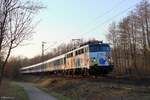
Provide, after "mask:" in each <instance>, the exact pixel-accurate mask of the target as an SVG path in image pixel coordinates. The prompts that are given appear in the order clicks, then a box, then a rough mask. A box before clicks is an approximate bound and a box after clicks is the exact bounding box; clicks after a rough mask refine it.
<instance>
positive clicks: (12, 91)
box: [0, 80, 29, 100]
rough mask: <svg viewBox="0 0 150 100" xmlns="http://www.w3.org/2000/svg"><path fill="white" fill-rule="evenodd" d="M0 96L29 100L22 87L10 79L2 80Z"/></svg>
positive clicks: (16, 99)
mask: <svg viewBox="0 0 150 100" xmlns="http://www.w3.org/2000/svg"><path fill="white" fill-rule="evenodd" d="M0 96H1V97H12V98H14V99H12V100H29V99H28V96H27V94H26V93H25V91H24V89H23V88H22V87H20V86H19V85H17V84H16V83H15V82H12V81H10V80H3V82H2V85H1V87H0Z"/></svg>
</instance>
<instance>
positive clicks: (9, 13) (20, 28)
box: [0, 0, 42, 84]
mask: <svg viewBox="0 0 150 100" xmlns="http://www.w3.org/2000/svg"><path fill="white" fill-rule="evenodd" d="M41 8H42V7H41V6H40V5H39V4H37V3H36V4H35V3H34V2H32V1H28V0H27V1H26V2H23V1H22V0H1V1H0V54H1V55H2V53H3V52H4V53H3V54H4V57H3V59H2V57H1V58H0V60H1V66H0V84H1V81H2V77H3V74H4V68H5V65H6V63H7V61H8V58H9V56H10V54H11V50H12V49H14V48H16V47H17V46H18V45H19V44H20V43H22V42H23V41H24V40H26V39H28V38H30V36H31V33H32V32H33V25H32V19H33V17H34V14H36V13H37V12H38V11H39V10H40V9H41Z"/></svg>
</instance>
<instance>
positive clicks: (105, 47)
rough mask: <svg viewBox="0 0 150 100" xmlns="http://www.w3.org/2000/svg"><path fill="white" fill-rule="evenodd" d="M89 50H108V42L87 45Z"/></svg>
mask: <svg viewBox="0 0 150 100" xmlns="http://www.w3.org/2000/svg"><path fill="white" fill-rule="evenodd" d="M89 50H90V52H109V51H110V46H109V45H108V44H94V45H90V46H89Z"/></svg>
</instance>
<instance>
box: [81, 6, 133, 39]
mask: <svg viewBox="0 0 150 100" xmlns="http://www.w3.org/2000/svg"><path fill="white" fill-rule="evenodd" d="M135 6H136V4H134V5H132V6H130V7H128V8H127V9H125V10H123V11H121V12H119V13H117V14H116V15H114V16H113V17H111V18H109V19H107V20H105V21H104V22H102V23H99V24H97V25H96V26H95V27H93V28H92V29H90V30H88V31H86V32H83V33H82V34H81V35H80V36H81V37H82V36H83V35H85V34H88V33H90V32H92V31H94V30H96V29H97V28H99V26H100V25H105V24H106V23H108V22H109V21H111V20H112V19H114V18H117V17H119V16H121V15H122V14H124V13H126V12H127V11H128V10H130V9H132V8H133V7H135Z"/></svg>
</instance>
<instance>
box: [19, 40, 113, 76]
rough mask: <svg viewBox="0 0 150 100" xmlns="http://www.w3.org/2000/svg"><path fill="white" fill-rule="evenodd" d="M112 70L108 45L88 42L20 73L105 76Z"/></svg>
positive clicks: (23, 69) (25, 68) (21, 70)
mask: <svg viewBox="0 0 150 100" xmlns="http://www.w3.org/2000/svg"><path fill="white" fill-rule="evenodd" d="M113 68H114V67H113V60H112V57H111V48H110V45H109V44H108V43H103V42H102V41H93V42H92V41H89V42H86V43H84V44H82V45H80V46H78V47H77V48H75V49H73V50H71V51H69V52H67V53H65V54H62V55H59V56H57V57H54V58H51V59H49V60H47V61H44V62H41V63H38V64H34V65H31V66H27V67H23V68H20V73H22V74H37V73H49V74H59V75H76V74H82V75H107V74H108V73H110V72H112V70H113Z"/></svg>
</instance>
